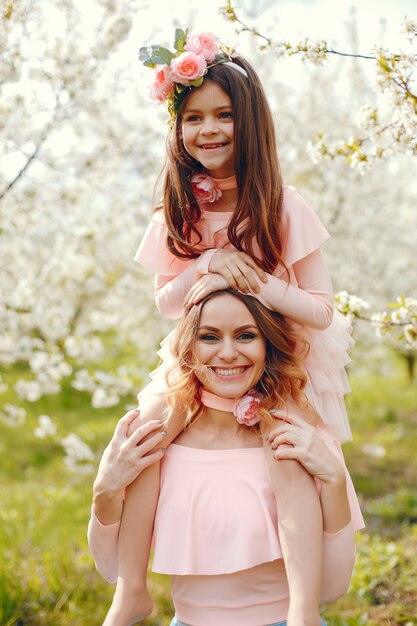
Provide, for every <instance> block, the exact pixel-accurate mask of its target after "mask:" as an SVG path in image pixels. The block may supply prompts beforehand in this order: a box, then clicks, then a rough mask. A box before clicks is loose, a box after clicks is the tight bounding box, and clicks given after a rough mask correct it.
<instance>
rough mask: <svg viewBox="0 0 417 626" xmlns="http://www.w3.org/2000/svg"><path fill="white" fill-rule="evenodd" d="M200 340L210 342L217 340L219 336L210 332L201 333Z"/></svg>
mask: <svg viewBox="0 0 417 626" xmlns="http://www.w3.org/2000/svg"><path fill="white" fill-rule="evenodd" d="M199 339H200V341H208V342H210V343H211V342H213V341H217V339H218V338H217V337H216V335H210V334H208V333H207V334H204V335H200V336H199Z"/></svg>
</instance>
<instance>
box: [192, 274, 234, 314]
mask: <svg viewBox="0 0 417 626" xmlns="http://www.w3.org/2000/svg"><path fill="white" fill-rule="evenodd" d="M223 289H229V283H228V282H227V280H226V279H225V278H223V276H221V275H220V274H204V276H202V277H201V278H200V280H198V281H197V282H196V283H195V285H193V286H192V287H191V289H190V291H189V292H188V293H187V295H186V296H185V300H184V308H185V309H188V308H189V307H191V306H192V305H193V304H197V302H200V300H202V299H203V298H205V297H206V296H208V294H209V293H213V292H214V291H221V290H223Z"/></svg>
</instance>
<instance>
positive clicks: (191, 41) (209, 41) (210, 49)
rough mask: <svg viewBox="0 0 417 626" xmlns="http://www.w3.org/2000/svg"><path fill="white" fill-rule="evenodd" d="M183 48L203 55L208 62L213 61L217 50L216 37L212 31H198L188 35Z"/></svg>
mask: <svg viewBox="0 0 417 626" xmlns="http://www.w3.org/2000/svg"><path fill="white" fill-rule="evenodd" d="M184 48H185V49H186V50H188V52H194V53H195V54H198V55H200V56H203V57H204V58H205V60H206V61H207V62H208V63H211V61H214V57H215V56H216V54H217V53H218V51H219V46H218V45H217V37H216V36H215V35H214V34H213V33H200V34H199V35H189V36H188V37H187V43H186V44H185V46H184Z"/></svg>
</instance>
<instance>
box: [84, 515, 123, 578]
mask: <svg viewBox="0 0 417 626" xmlns="http://www.w3.org/2000/svg"><path fill="white" fill-rule="evenodd" d="M119 528H120V522H115V523H114V524H109V525H108V526H105V525H104V524H101V523H100V521H99V520H98V519H97V517H96V516H95V515H94V513H93V511H91V518H90V521H89V523H88V531H87V538H88V545H89V547H90V552H91V555H92V557H93V559H94V562H95V565H96V569H97V571H98V572H99V573H100V574H101V575H102V576H103V578H104V579H105V580H107V582H108V583H116V582H117V572H118V558H117V556H118V552H117V543H118V540H119Z"/></svg>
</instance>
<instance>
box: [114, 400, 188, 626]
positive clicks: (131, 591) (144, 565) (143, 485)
mask: <svg viewBox="0 0 417 626" xmlns="http://www.w3.org/2000/svg"><path fill="white" fill-rule="evenodd" d="M145 400H146V401H145ZM140 409H141V413H140V417H139V420H138V421H140V423H145V422H148V421H150V420H152V419H161V418H163V416H164V414H165V413H164V411H165V409H166V402H165V399H164V398H163V396H162V395H154V396H151V397H146V398H144V401H142V398H141V403H140ZM138 421H137V422H136V423H135V422H134V423H133V425H132V427H133V428H132V430H134V429H135V428H137V427H138V426H139V425H140V424H139V423H138ZM183 428H184V419H183V418H182V417H180V416H178V417H177V416H175V417H171V418H170V420H169V421H168V422H167V425H166V428H165V430H166V432H167V435H166V437H165V439H164V441H163V443H162V444H161V447H162V446H163V447H166V446H167V445H168V444H169V443H171V442H172V441H173V440H174V439H175V438H176V437H177V436H178V435H179V433H180V432H181V431H182V430H183ZM159 477H160V464H159V463H155V464H154V465H151V466H150V467H148V468H147V469H146V470H144V471H143V472H142V473H141V474H140V475H139V476H138V478H137V479H136V480H135V481H134V482H133V483H132V484H131V485H130V486H129V487H128V489H127V490H126V496H125V502H124V506H123V515H122V522H121V525H120V533H119V551H118V555H119V572H118V580H117V586H116V591H115V594H114V598H113V602H112V605H111V608H110V610H109V613H108V615H107V617H106V619H105V621H104V624H103V626H129V625H130V624H132V623H136V622H137V621H139V620H140V619H143V618H145V617H146V616H147V615H149V613H151V611H152V607H153V602H152V599H151V597H150V595H149V592H148V589H147V571H148V562H149V555H150V549H151V542H152V533H153V524H154V518H155V512H156V506H157V503H158V497H159Z"/></svg>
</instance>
